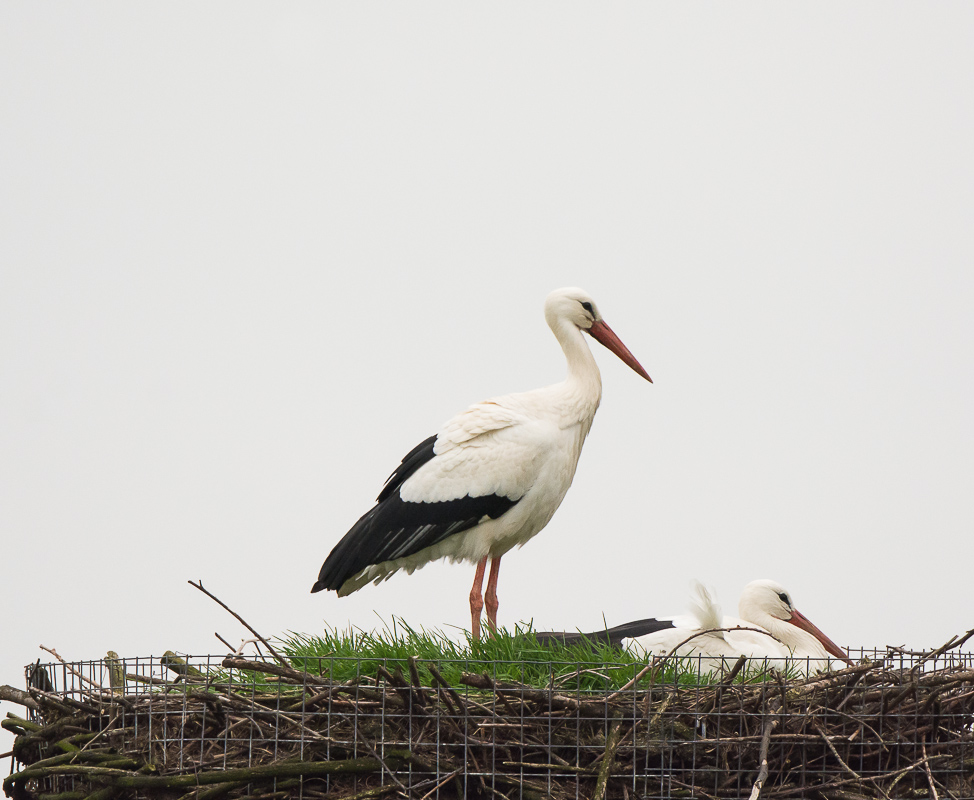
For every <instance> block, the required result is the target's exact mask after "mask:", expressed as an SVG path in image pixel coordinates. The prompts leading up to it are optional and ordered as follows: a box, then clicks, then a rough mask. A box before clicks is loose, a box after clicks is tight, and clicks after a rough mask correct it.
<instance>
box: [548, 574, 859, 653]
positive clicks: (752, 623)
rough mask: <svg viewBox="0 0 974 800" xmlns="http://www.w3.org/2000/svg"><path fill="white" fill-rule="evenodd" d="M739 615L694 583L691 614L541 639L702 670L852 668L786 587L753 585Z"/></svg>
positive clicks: (763, 583)
mask: <svg viewBox="0 0 974 800" xmlns="http://www.w3.org/2000/svg"><path fill="white" fill-rule="evenodd" d="M737 613H738V614H740V618H739V619H738V618H735V617H725V616H723V615H722V614H721V611H720V606H719V605H717V602H716V599H715V598H714V596H713V594H712V593H711V592H710V591H708V590H707V589H706V588H704V586H703V585H701V584H700V583H699V582H696V581H694V586H693V590H692V592H691V600H690V613H689V614H686V615H683V616H677V617H664V618H661V619H655V618H654V619H644V620H637V621H636V622H629V623H626V624H624V625H619V626H617V627H615V628H608V629H606V630H604V631H598V632H596V633H589V634H581V633H579V634H565V633H541V634H538V639H539V641H542V642H543V641H546V640H548V641H550V640H557V641H561V642H564V643H567V644H573V643H576V642H580V641H583V640H588V641H592V642H603V643H608V644H613V645H617V646H621V647H626V648H628V649H630V650H632V651H633V652H635V653H638V654H639V655H677V656H701V657H702V658H701V668H702V669H709V670H714V669H719V668H720V667H721V666H722V665H723V666H729V665H731V664H733V662H734V661H736V660H737V659H738V658H740V657H741V656H742V655H744V656H747V657H748V658H749V659H756V660H768V661H770V662H778V663H779V664H780V665H782V666H783V665H785V664H788V665H790V666H792V667H793V668H796V669H798V670H804V669H805V668H807V667H813V668H820V669H823V668H827V667H828V666H829V664H830V660H831V658H837V659H839V660H841V661H845V662H846V663H848V664H851V663H852V661H850V659H849V656H848V654H847V653H846V652H845V651H844V650H842V648H840V647H839V646H838V645H836V644H835V643H834V642H833V641H832V640H831V639H829V638H828V637H827V636H826V635H825V634H824V633H822V631H820V630H819V629H818V628H817V627H816V626H815V625H813V624H812V622H811V621H810V620H809V619H808V618H807V617H805V616H804V615H803V614H801V613H800V612H799V611H798V609H797V608H795V607H794V605H793V604H792V602H791V596H790V595H789V594H788V592H787V590H786V589H785V588H784V587H783V586H781V584H778V583H775V582H774V581H770V580H758V581H752V582H751V583H749V584H748V585H747V586H745V587H744V591H743V592H742V593H741V599H740V603H739V604H738V609H737ZM724 629H730V630H724ZM738 629H739V630H738ZM779 659H780V661H779Z"/></svg>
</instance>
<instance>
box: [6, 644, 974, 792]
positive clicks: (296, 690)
mask: <svg viewBox="0 0 974 800" xmlns="http://www.w3.org/2000/svg"><path fill="white" fill-rule="evenodd" d="M914 655H916V657H915V658H913V659H912V661H908V662H907V663H910V664H912V667H911V668H905V667H901V668H895V669H894V668H892V667H890V666H889V665H888V664H886V665H884V664H883V663H864V664H860V665H858V666H855V667H851V668H848V669H844V670H842V671H840V672H834V673H828V674H823V675H818V676H815V677H811V678H803V679H792V680H786V679H784V678H782V677H780V676H778V675H776V674H775V675H772V676H770V677H766V678H765V679H763V680H760V681H758V682H750V683H747V682H746V683H741V682H738V681H739V680H740V676H737V679H736V680H735V679H734V678H733V677H732V676H725V677H724V678H723V680H722V681H720V682H718V683H714V684H702V685H686V684H678V683H673V682H670V683H667V684H663V683H660V682H659V680H660V678H659V676H660V675H662V672H661V671H660V670H659V669H658V666H659V665H650V667H649V668H648V669H647V670H644V671H643V674H641V676H640V677H639V680H637V681H634V682H631V683H632V685H631V686H627V687H624V688H623V689H622V690H619V691H614V692H611V693H610V692H582V691H575V692H567V691H559V690H558V689H556V688H554V687H548V688H544V689H539V688H535V687H530V686H526V685H523V684H519V683H511V682H499V681H495V680H494V679H493V678H492V677H491V671H492V670H491V666H490V664H486V663H485V664H482V665H478V669H480V667H482V669H483V671H468V672H465V673H463V676H462V678H461V679H460V680H459V682H458V684H457V685H455V686H451V685H448V683H447V681H446V680H444V679H443V677H442V674H441V671H440V669H438V668H437V665H436V664H430V663H424V662H419V661H418V660H417V659H410V660H409V662H408V663H403V664H401V665H399V666H396V665H393V664H387V665H386V666H379V667H378V668H377V669H376V670H375V672H374V674H371V675H364V674H363V675H362V676H361V677H360V678H358V679H356V680H354V681H348V682H344V683H336V682H332V681H331V680H330V679H328V678H326V677H322V676H320V675H316V674H311V673H308V672H303V671H298V670H295V669H293V668H291V667H289V666H284V665H282V664H277V663H274V662H271V661H268V662H260V661H248V660H244V659H243V658H240V657H228V658H226V659H224V660H223V661H222V667H223V669H219V670H210V671H207V672H205V673H204V672H199V671H197V670H195V669H193V668H192V667H189V666H188V665H185V664H183V663H181V662H179V661H178V660H175V659H171V658H170V659H169V661H164V662H163V663H165V664H166V665H167V666H168V667H169V668H170V670H176V673H178V675H176V674H173V675H172V677H171V678H170V679H165V680H164V679H160V678H147V677H144V676H143V677H139V676H137V675H135V674H133V673H131V672H129V674H128V675H127V677H128V680H126V674H125V673H126V670H127V669H129V664H127V663H125V662H121V661H118V662H113V663H107V662H106V668H109V671H110V673H111V676H112V680H111V687H112V688H109V689H102V688H100V687H99V686H95V685H93V682H91V681H89V683H91V684H92V685H88V684H84V687H85V688H84V689H83V690H77V689H75V690H72V691H70V692H67V691H62V692H57V691H46V690H45V686H44V684H43V682H42V681H38V680H34V681H32V683H33V685H32V687H31V688H30V689H29V690H28V691H27V692H19V690H15V689H12V688H10V687H3V699H5V700H13V701H14V702H19V703H21V704H23V705H25V706H27V707H28V709H30V712H31V713H30V714H29V715H28V716H29V717H30V719H21V718H19V717H14V716H13V715H8V719H6V720H4V721H3V726H4V727H5V728H7V729H8V730H12V731H14V732H15V733H16V734H17V738H16V743H15V747H14V754H15V757H16V759H17V761H18V762H19V764H18V767H19V769H18V770H17V771H15V772H13V773H12V774H11V775H10V776H9V777H7V778H6V780H5V781H4V784H3V785H4V790H5V791H6V793H7V795H8V796H10V797H12V798H15V800H24V799H26V798H37V797H44V798H51V797H60V798H62V800H68V798H84V797H91V798H108V797H114V796H124V797H140V798H141V797H145V798H174V797H186V798H199V800H204V798H215V797H227V798H230V797H244V796H249V797H255V796H261V797H290V796H293V797H299V796H301V797H311V798H324V797H328V798H339V797H342V798H366V797H380V796H390V797H391V796H403V797H413V798H416V799H417V800H420V798H431V797H441V798H460V797H470V798H479V797H483V798H487V797H498V798H510V799H511V800H513V799H514V798H522V797H523V798H536V797H552V798H559V799H560V798H575V797H586V798H588V797H595V798H604V797H612V798H615V797H619V798H638V797H645V798H661V797H691V796H692V797H702V798H711V797H747V796H748V795H750V796H751V797H752V798H756V797H757V796H758V793H759V794H760V796H761V797H763V798H769V800H770V799H771V798H798V797H825V798H834V800H854V798H864V797H869V798H880V797H889V798H901V797H920V796H929V797H938V798H946V797H953V798H962V797H963V798H971V797H974V738H972V724H974V669H972V668H971V663H970V660H969V658H968V659H963V658H962V659H959V660H957V659H951V660H950V662H949V664H950V665H949V666H940V667H937V666H936V664H937V663H938V662H937V661H935V660H933V659H932V656H933V655H934V654H926V655H920V654H914ZM937 655H940V654H939V653H938V654H937ZM144 661H145V660H143V662H144ZM900 661H901V663H903V660H902V657H901V659H900ZM89 663H90V662H89ZM156 663H158V662H156ZM471 663H472V662H471ZM55 666H56V665H55ZM440 666H442V665H440ZM68 667H69V668H71V667H70V665H68ZM73 671H74V672H75V673H76V674H80V672H79V671H78V670H73ZM143 675H144V673H143ZM136 681H137V682H136ZM46 688H47V689H52V688H53V687H51V686H49V685H48V686H47V687H46Z"/></svg>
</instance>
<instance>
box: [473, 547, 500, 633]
mask: <svg viewBox="0 0 974 800" xmlns="http://www.w3.org/2000/svg"><path fill="white" fill-rule="evenodd" d="M486 569H487V556H484V557H483V558H482V559H480V561H478V562H477V572H476V574H475V575H474V576H473V586H472V587H471V589H470V634H471V636H472V637H473V640H474V641H475V642H477V641H480V612H481V611H483V610H484V599H483V597H482V596H481V594H482V591H483V585H484V570H486ZM493 574H494V573H493V571H491V575H493Z"/></svg>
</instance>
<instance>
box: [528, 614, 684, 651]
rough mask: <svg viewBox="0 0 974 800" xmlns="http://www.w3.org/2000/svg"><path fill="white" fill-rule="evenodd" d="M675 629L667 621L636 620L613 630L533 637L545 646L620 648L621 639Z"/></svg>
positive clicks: (550, 633)
mask: <svg viewBox="0 0 974 800" xmlns="http://www.w3.org/2000/svg"><path fill="white" fill-rule="evenodd" d="M673 627H676V626H675V625H674V624H673V623H672V622H671V621H670V620H668V619H663V620H660V619H655V618H650V619H637V620H636V621H634V622H626V623H624V624H622V625H616V626H615V627H614V628H606V629H605V630H602V631H593V632H592V633H562V632H555V631H550V632H549V631H545V632H542V633H536V634H535V636H536V637H537V639H538V642H539V643H540V644H543V645H546V646H549V647H550V646H552V645H558V644H561V645H565V646H566V647H571V646H573V645H576V644H590V645H592V646H593V647H594V646H595V645H609V646H610V647H622V641H623V639H634V638H635V637H637V636H646V635H647V634H649V633H656V631H662V630H666V629H668V628H673Z"/></svg>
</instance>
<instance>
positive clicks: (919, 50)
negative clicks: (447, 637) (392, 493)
mask: <svg viewBox="0 0 974 800" xmlns="http://www.w3.org/2000/svg"><path fill="white" fill-rule="evenodd" d="M972 34H974V6H971V5H970V4H968V3H949V2H947V3H937V4H916V3H898V2H886V1H885V0H884V2H876V3H848V2H842V3H828V2H816V3H787V4H783V3H782V4H779V3H734V4H709V3H708V4H702V3H673V4H652V5H650V4H643V3H624V2H619V3H612V4H604V3H588V4H582V3H523V2H517V3H492V4H489V5H484V4H476V5H474V4H463V5H457V4H447V3H421V4H416V3H408V4H407V3H399V4H387V3H386V4H378V3H367V2H357V3H344V4H343V3H330V4H320V3H314V4H311V3H308V4H304V3H290V4H273V5H267V4H253V3H236V2H235V3H205V2H204V3H193V4H183V5H171V4H151V3H138V4H130V3H111V4H108V3H70V4H69V3H61V4H57V3H43V4H42V3H33V2H7V3H4V4H3V5H2V6H0V102H2V114H3V119H2V124H0V258H2V264H0V269H2V282H0V530H2V534H3V555H2V564H3V566H2V583H0V592H2V596H0V603H2V609H3V611H2V614H3V630H4V633H5V636H4V646H3V648H2V654H0V682H3V683H11V684H14V685H17V686H21V685H23V678H22V673H21V667H22V665H23V664H25V663H27V662H29V661H32V660H34V659H35V658H37V657H38V656H41V655H44V654H43V653H42V652H41V651H39V650H38V645H39V644H45V645H48V646H51V647H57V648H58V649H59V650H60V652H61V653H62V654H63V655H65V656H66V657H67V658H71V659H89V658H98V657H100V656H102V655H103V654H104V653H105V651H106V650H108V649H109V648H111V649H114V650H117V651H118V652H119V653H121V654H123V655H126V656H135V655H142V656H144V655H150V654H151V655H159V654H161V653H162V652H163V651H164V650H167V649H173V650H179V651H190V652H194V653H200V652H216V653H219V652H222V651H223V648H222V646H221V645H220V644H219V642H217V641H216V639H215V638H214V637H213V632H214V630H219V631H220V632H221V633H222V634H223V635H224V636H225V637H226V638H228V639H230V640H232V641H235V642H236V641H239V639H240V638H242V637H243V636H244V635H245V632H244V631H243V630H242V629H241V628H240V627H239V626H238V625H237V623H236V622H235V621H234V620H232V619H231V618H230V617H229V616H227V615H226V614H225V612H223V611H222V610H221V609H219V608H218V607H216V606H215V605H214V604H213V603H212V602H211V601H209V600H208V599H207V598H205V597H204V596H203V595H201V594H200V593H199V592H197V591H196V590H194V589H192V588H190V587H189V586H187V584H186V581H187V579H197V578H199V579H202V580H203V582H204V584H205V585H206V586H207V588H209V589H211V590H212V591H214V592H215V593H216V594H218V595H219V596H220V597H222V598H223V599H224V600H225V601H226V602H228V603H229V604H230V605H231V606H233V607H234V608H235V609H236V610H238V611H239V612H240V613H242V614H243V615H244V616H245V617H246V618H248V620H250V621H251V622H252V623H253V624H254V625H255V626H257V627H258V628H259V629H260V630H261V631H262V632H264V633H265V634H268V635H270V634H274V633H279V632H284V631H288V630H294V631H301V632H305V633H314V632H316V631H320V630H321V628H322V626H323V625H324V624H326V623H327V624H329V625H332V626H339V627H342V626H346V625H348V624H349V623H352V624H354V625H357V626H362V627H366V628H372V627H374V626H376V625H377V624H380V618H382V619H386V620H388V619H390V618H391V617H392V616H393V615H397V616H401V617H403V618H404V619H405V620H406V621H407V622H409V623H410V624H412V625H414V626H425V627H428V628H446V629H447V630H449V626H464V627H465V626H467V625H468V624H469V614H468V607H467V601H466V595H467V592H468V590H469V585H470V581H471V579H472V575H473V568H472V567H471V566H467V565H455V566H450V565H442V564H438V565H434V566H430V567H427V568H426V569H424V570H423V571H421V572H419V573H416V574H414V575H413V576H411V577H406V576H397V577H396V578H394V579H393V580H391V581H389V582H388V583H386V584H384V585H383V586H382V587H380V588H373V587H367V588H366V589H363V590H362V591H360V592H359V593H358V594H356V595H354V596H352V597H349V598H344V599H338V598H337V597H335V595H334V594H333V593H328V594H317V595H311V594H309V593H308V592H309V589H310V587H311V584H312V583H313V581H314V580H315V578H316V576H317V571H318V568H319V566H320V564H321V562H322V560H323V559H324V558H325V556H326V555H327V554H328V552H329V551H330V549H331V548H332V546H333V545H334V544H335V543H336V542H337V541H338V539H339V538H340V537H341V536H342V535H343V534H344V532H345V531H346V530H347V529H348V528H349V527H350V526H351V524H352V523H354V522H355V520H356V519H357V518H358V517H359V515H360V514H362V513H363V512H364V511H366V510H367V509H368V508H369V506H370V505H371V502H372V501H373V499H374V498H375V495H376V494H377V493H378V491H379V489H380V487H381V485H382V483H383V481H384V480H385V478H386V476H387V475H388V474H389V472H391V471H392V469H393V468H394V467H395V466H396V464H397V463H398V461H399V459H400V458H401V457H402V456H403V455H404V454H405V453H406V452H407V451H408V450H409V449H411V448H412V447H413V445H414V444H416V443H417V442H419V441H420V440H422V439H423V438H425V437H426V436H428V435H430V434H432V433H434V432H435V431H436V430H437V428H438V427H439V425H440V423H442V422H443V421H444V420H446V419H447V418H449V417H450V416H452V415H453V414H454V413H456V412H457V411H460V410H461V409H463V408H464V407H466V406H467V405H468V404H469V403H471V402H474V401H477V400H481V399H484V398H486V397H488V396H490V395H493V394H501V393H506V392H511V391H520V390H526V389H531V388H534V387H536V386H541V385H544V384H547V383H552V382H555V381H557V380H560V379H561V378H562V376H563V373H564V361H563V358H562V355H561V353H560V351H559V350H558V347H557V344H556V342H555V340H554V338H553V337H552V336H551V334H550V332H549V331H548V329H547V327H546V326H545V323H544V320H543V316H542V303H543V300H544V297H545V295H546V294H547V293H548V292H549V291H550V290H551V289H553V288H556V287H559V286H564V285H578V286H582V287H584V288H585V289H587V290H588V291H589V292H591V293H592V295H593V296H594V297H595V298H596V300H597V301H598V303H599V305H600V307H601V310H602V312H603V313H604V315H605V317H606V319H607V320H608V322H609V323H610V324H611V325H612V327H613V328H614V329H615V331H616V332H617V333H618V334H619V335H620V337H621V338H622V339H623V341H625V342H626V344H627V345H628V346H629V348H630V349H631V350H632V351H633V353H634V354H635V355H636V356H637V358H639V359H640V361H641V362H642V364H643V365H644V366H645V367H646V369H647V370H648V371H649V373H650V374H651V375H652V376H653V379H654V381H655V384H654V385H652V386H651V385H649V384H647V383H645V382H644V381H642V380H641V379H639V378H638V377H637V376H636V375H634V374H633V373H632V372H631V371H629V370H628V369H627V368H626V367H625V366H624V365H623V364H622V363H621V362H619V361H618V360H617V359H615V358H614V357H613V356H612V355H611V354H609V353H608V351H606V350H603V349H602V348H599V347H598V345H594V346H595V347H596V348H597V351H596V357H597V359H598V360H599V363H600V365H601V367H602V374H603V381H604V398H603V404H602V408H601V410H600V411H599V414H598V416H597V418H596V421H595V425H594V427H593V429H592V433H591V435H590V437H589V439H588V442H587V444H586V448H585V452H584V453H583V454H582V459H581V463H580V466H579V469H578V472H577V474H576V478H575V484H574V486H573V487H572V490H571V491H570V492H569V494H568V497H567V499H566V500H565V502H564V504H563V505H562V507H561V509H560V511H559V512H558V513H557V514H556V515H555V518H554V520H553V521H552V522H551V524H550V525H549V526H548V528H547V529H546V530H544V531H543V532H542V533H541V534H540V535H539V536H538V537H537V538H535V539H533V540H532V541H531V542H530V543H529V544H528V545H527V546H526V547H525V548H524V549H523V550H521V551H517V552H514V553H511V554H509V555H508V557H507V558H506V559H505V561H504V570H503V574H502V576H501V583H500V599H501V607H500V620H501V622H502V624H505V625H508V626H510V625H513V624H514V623H515V622H517V621H519V620H529V619H532V618H533V620H534V622H535V625H536V626H537V627H538V628H547V629H552V628H557V629H565V628H569V629H571V628H575V627H581V628H590V627H596V626H598V625H599V624H600V623H601V621H602V619H603V615H604V618H605V619H606V620H607V621H608V622H609V623H610V624H614V623H619V622H624V621H627V620H630V619H635V618H639V617H644V616H653V615H662V614H667V613H680V612H682V611H683V610H684V608H685V606H686V601H687V596H688V585H689V581H690V579H691V578H699V579H701V580H702V581H704V582H705V583H708V584H712V585H713V586H715V587H716V589H717V591H718V594H719V596H720V598H721V600H722V601H723V604H724V607H725V609H726V610H727V611H733V610H734V609H735V607H736V602H737V595H738V594H739V592H740V589H741V588H742V587H743V586H744V585H745V584H746V583H747V582H748V581H750V580H752V579H754V578H758V577H771V578H775V579H777V580H778V581H780V582H781V583H783V584H784V585H785V586H787V587H788V588H789V589H791V591H792V593H793V594H794V597H795V599H796V604H797V605H798V607H799V608H800V609H801V610H802V611H803V612H804V613H805V614H806V615H807V616H809V617H810V618H811V619H812V620H814V621H815V622H816V624H818V625H819V627H821V628H822V629H823V630H824V631H825V632H826V633H827V634H828V635H830V636H831V637H832V638H833V639H835V640H837V641H838V642H840V643H843V644H847V645H853V646H857V645H884V644H908V645H910V646H915V647H926V646H933V645H938V644H941V643H942V642H943V641H945V640H946V639H947V638H948V637H949V636H950V635H952V634H954V633H958V632H962V631H964V630H967V629H968V628H971V627H974V602H972V592H971V585H970V581H971V575H972V570H971V566H970V565H971V559H972V557H974V544H972V525H971V516H972V499H971V498H972V492H971V487H972V483H974V455H972V454H974V423H972V413H971V408H972V401H971V397H972V395H974V372H972V366H974V364H972V362H974V321H972V309H974V241H972V221H974V147H972V145H971V143H972V142H974V92H972V86H974V60H972V58H971V53H972V46H974V35H972ZM4 710H13V711H15V712H19V711H20V709H19V708H18V707H14V706H8V707H7V708H5V709H4ZM5 741H7V740H4V742H5ZM4 742H0V745H3V744H4ZM2 749H6V748H5V747H4V748H2Z"/></svg>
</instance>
